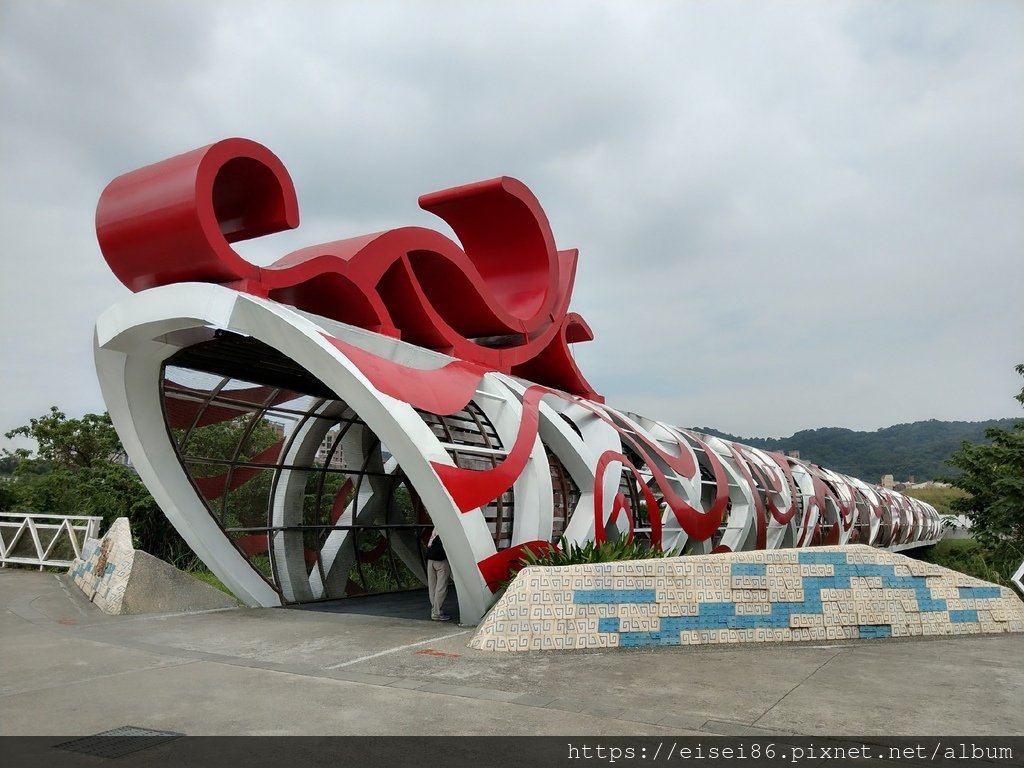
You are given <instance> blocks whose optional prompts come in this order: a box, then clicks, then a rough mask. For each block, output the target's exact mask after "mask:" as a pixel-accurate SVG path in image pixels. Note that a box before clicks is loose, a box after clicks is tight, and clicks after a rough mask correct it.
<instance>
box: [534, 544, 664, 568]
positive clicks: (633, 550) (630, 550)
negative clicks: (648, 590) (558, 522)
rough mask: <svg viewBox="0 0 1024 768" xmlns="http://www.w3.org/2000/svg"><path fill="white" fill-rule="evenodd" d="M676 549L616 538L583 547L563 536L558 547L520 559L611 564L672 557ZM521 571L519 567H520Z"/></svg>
mask: <svg viewBox="0 0 1024 768" xmlns="http://www.w3.org/2000/svg"><path fill="white" fill-rule="evenodd" d="M675 554H676V553H675V552H674V551H671V550H670V551H668V552H665V551H663V550H662V549H661V547H653V546H651V545H650V544H649V543H648V542H644V541H638V540H636V539H625V538H620V539H615V540H612V541H604V542H602V543H601V544H595V543H594V542H592V541H588V542H587V543H586V544H585V545H583V546H582V547H581V546H580V545H579V544H576V543H567V542H566V540H565V539H564V538H563V539H561V540H560V541H559V542H558V547H551V548H550V549H547V550H544V551H542V552H528V553H527V554H526V556H525V557H523V558H522V559H520V561H519V567H520V568H525V567H526V566H528V565H581V564H584V563H610V562H616V561H619V560H648V559H651V558H655V557H672V556H674V555H675ZM517 570H518V569H517Z"/></svg>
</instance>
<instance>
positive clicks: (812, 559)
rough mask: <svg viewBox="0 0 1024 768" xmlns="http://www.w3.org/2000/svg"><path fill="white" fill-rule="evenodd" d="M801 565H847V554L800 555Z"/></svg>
mask: <svg viewBox="0 0 1024 768" xmlns="http://www.w3.org/2000/svg"><path fill="white" fill-rule="evenodd" d="M799 557H800V559H799V563H800V565H846V564H847V561H846V553H845V552H807V551H802V552H800V555H799Z"/></svg>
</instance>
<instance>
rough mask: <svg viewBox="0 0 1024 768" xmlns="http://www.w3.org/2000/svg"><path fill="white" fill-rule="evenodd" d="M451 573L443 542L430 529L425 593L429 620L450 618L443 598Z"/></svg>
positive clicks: (449, 619) (446, 592)
mask: <svg viewBox="0 0 1024 768" xmlns="http://www.w3.org/2000/svg"><path fill="white" fill-rule="evenodd" d="M451 573H452V571H451V568H450V567H449V566H448V556H447V555H446V554H445V553H444V544H443V543H442V542H441V537H440V536H438V535H437V530H436V529H435V530H433V531H431V533H430V538H429V539H428V540H427V594H428V595H429V596H430V620H431V621H451V620H452V617H451V616H449V615H448V614H447V613H445V612H444V599H445V598H446V597H448V578H449V576H451Z"/></svg>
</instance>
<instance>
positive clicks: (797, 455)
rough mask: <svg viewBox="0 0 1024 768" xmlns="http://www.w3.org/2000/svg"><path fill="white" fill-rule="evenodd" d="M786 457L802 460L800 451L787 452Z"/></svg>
mask: <svg viewBox="0 0 1024 768" xmlns="http://www.w3.org/2000/svg"><path fill="white" fill-rule="evenodd" d="M786 455H787V456H789V457H790V458H792V459H799V458H800V451H787V452H786Z"/></svg>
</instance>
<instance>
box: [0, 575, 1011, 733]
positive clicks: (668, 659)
mask: <svg viewBox="0 0 1024 768" xmlns="http://www.w3.org/2000/svg"><path fill="white" fill-rule="evenodd" d="M405 600H406V601H409V600H416V601H420V600H421V601H422V605H423V606H424V607H425V605H426V598H425V596H424V595H414V596H412V597H409V596H406V597H405ZM355 606H356V603H355V602H352V603H351V605H347V606H346V609H347V611H349V612H329V611H310V610H285V609H246V608H241V609H234V610H225V611H217V612H209V613H199V614H187V615H185V614H173V615H159V614H153V615H145V616H135V617H110V616H106V615H104V614H102V613H100V612H99V611H98V610H97V609H96V608H95V607H94V606H92V605H91V604H89V603H88V602H86V601H85V599H84V597H83V596H82V595H81V594H78V593H75V592H73V591H72V588H71V587H69V586H68V584H67V582H66V581H65V580H64V577H62V576H58V575H54V574H47V573H38V572H34V571H26V570H14V569H2V570H0V610H2V613H0V734H4V735H42V736H79V735H81V736H85V735H90V734H95V733H99V732H101V731H106V730H109V729H112V728H116V727H119V726H124V725H134V726H139V727H143V728H152V729H156V730H170V731H177V732H180V733H185V734H189V735H226V734H237V735H249V734H262V735H274V734H305V735H382V734H390V735H395V734H409V735H421V734H429V735H544V734H548V735H573V734H576V735H582V734H586V735H666V736H668V735H677V736H684V735H705V736H707V735H712V734H719V735H751V736H753V735H766V736H772V735H779V736H782V735H784V734H792V733H796V734H807V735H833V736H839V735H851V736H853V735H864V736H868V735H876V736H882V735H899V734H907V735H943V734H971V735H978V736H983V735H1022V734H1024V709H1022V707H1021V699H1020V696H1021V691H1024V635H1019V634H1018V635H1001V636H988V637H977V636H963V637H957V638H950V639H946V640H915V641H897V640H872V641H860V642H856V643H852V642H846V643H837V644H830V645H790V646H742V647H740V646H733V647H719V648H698V647H692V646H691V647H681V648H657V649H650V650H637V651H602V652H589V653H583V652H580V653H532V654H521V655H498V654H492V653H485V652H481V651H473V650H471V649H469V648H467V647H466V643H467V642H468V640H469V638H470V637H471V633H472V629H471V628H467V627H459V626H456V625H452V624H440V623H433V622H430V621H426V620H421V619H417V618H408V617H406V618H402V617H395V616H391V615H373V613H374V612H377V613H381V612H382V610H381V608H380V606H379V604H375V603H372V602H370V603H366V604H365V606H366V608H365V609H364V610H365V611H366V613H354V612H350V611H351V609H352V608H354V607H355ZM375 606H376V607H375ZM415 610H418V609H414V608H413V607H412V606H411V605H410V604H409V603H408V602H406V603H402V602H401V600H399V602H398V603H396V610H395V613H398V614H402V613H405V614H406V616H409V615H415ZM383 612H385V613H386V612H387V611H386V610H384V611H383ZM422 615H423V616H424V617H425V616H426V615H427V611H425V610H424V611H423V612H422Z"/></svg>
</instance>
